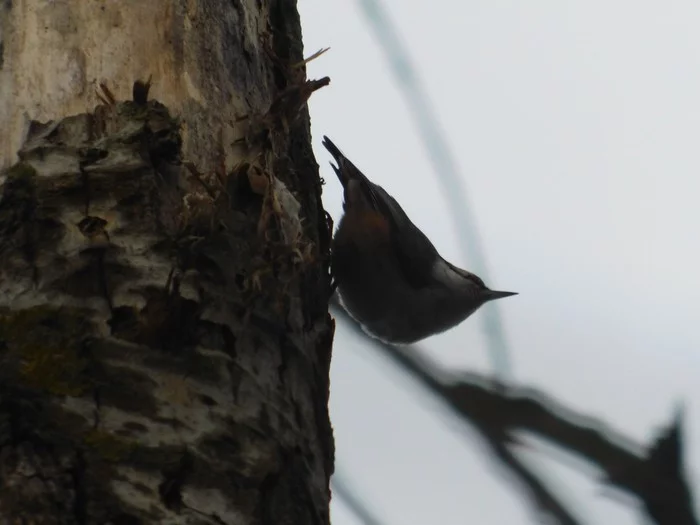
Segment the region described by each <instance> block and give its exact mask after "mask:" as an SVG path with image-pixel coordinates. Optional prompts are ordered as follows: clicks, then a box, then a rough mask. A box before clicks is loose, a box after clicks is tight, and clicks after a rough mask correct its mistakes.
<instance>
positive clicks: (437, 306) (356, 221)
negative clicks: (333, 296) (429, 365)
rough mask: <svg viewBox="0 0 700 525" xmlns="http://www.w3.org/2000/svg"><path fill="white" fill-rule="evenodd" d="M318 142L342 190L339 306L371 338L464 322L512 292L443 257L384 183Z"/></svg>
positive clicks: (393, 338)
mask: <svg viewBox="0 0 700 525" xmlns="http://www.w3.org/2000/svg"><path fill="white" fill-rule="evenodd" d="M323 145H324V146H325V148H326V149H327V150H328V151H329V152H330V154H331V155H333V158H334V159H335V162H336V164H337V166H335V165H333V164H332V163H331V167H332V168H333V170H334V171H335V173H336V175H337V176H338V179H339V180H340V183H341V184H342V185H343V190H344V203H343V210H344V212H345V213H344V214H343V217H342V218H341V219H340V224H339V225H338V229H337V230H336V232H335V235H334V237H333V242H332V245H331V266H332V270H333V276H334V278H335V282H336V284H337V290H338V293H339V297H340V303H341V304H342V306H343V308H345V310H346V311H347V312H348V314H350V316H351V317H352V318H353V319H355V320H356V321H357V322H358V323H359V324H360V325H361V326H362V328H363V329H364V331H365V332H367V333H368V334H369V335H371V336H373V337H376V338H377V339H381V340H382V341H385V342H388V343H396V344H406V343H413V342H416V341H419V340H421V339H424V338H426V337H428V336H431V335H434V334H437V333H439V332H443V331H445V330H448V329H449V328H452V327H453V326H455V325H457V324H459V323H461V322H462V321H464V320H465V319H466V318H467V317H469V316H470V315H471V314H473V313H474V312H475V311H476V310H478V309H479V307H480V306H481V305H483V304H484V303H486V302H488V301H493V300H494V299H501V298H503V297H509V296H511V295H516V293H515V292H498V291H495V290H490V289H489V288H487V287H486V285H485V284H484V282H483V281H482V280H481V279H480V278H479V277H477V276H476V275H474V274H473V273H470V272H468V271H466V270H462V269H461V268H457V267H456V266H454V265H453V264H450V263H449V262H447V261H446V260H445V259H443V258H442V257H441V256H440V254H439V253H438V251H437V249H436V248H435V246H433V243H432V242H430V240H429V239H428V238H427V237H426V236H425V234H423V232H422V231H420V230H419V229H418V228H417V227H416V225H415V224H413V222H411V220H410V219H409V218H408V216H407V215H406V213H405V212H404V211H403V209H402V208H401V206H400V205H399V203H398V202H396V200H395V199H394V198H393V197H392V196H391V195H389V194H388V193H387V192H386V191H384V189H383V188H382V187H381V186H378V185H376V184H374V183H372V182H371V181H370V180H369V179H367V177H365V176H364V175H363V174H362V172H361V171H360V170H359V169H357V168H356V167H355V165H354V164H353V163H352V162H350V161H349V160H348V159H347V157H345V155H343V153H342V152H341V151H340V150H339V149H338V147H337V146H336V145H335V144H333V142H331V140H330V139H329V138H328V137H325V136H324V137H323Z"/></svg>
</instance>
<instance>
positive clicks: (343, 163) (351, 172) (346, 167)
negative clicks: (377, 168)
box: [322, 135, 367, 187]
mask: <svg viewBox="0 0 700 525" xmlns="http://www.w3.org/2000/svg"><path fill="white" fill-rule="evenodd" d="M322 144H323V146H324V147H325V148H326V149H327V150H328V152H329V153H330V154H331V155H333V159H335V162H336V164H337V166H335V165H334V164H333V163H332V162H331V167H332V168H333V171H335V174H336V175H337V176H338V180H339V181H340V183H341V184H342V185H343V187H345V186H346V185H347V183H348V182H349V181H350V180H351V179H360V180H362V181H367V179H366V177H365V176H364V175H363V174H362V172H361V171H360V170H358V169H357V168H356V167H355V165H354V164H353V163H352V162H350V161H349V160H348V158H347V157H346V156H345V155H343V152H342V151H340V149H338V146H336V145H335V144H333V141H331V139H329V138H328V137H326V136H325V135H324V136H323V142H322Z"/></svg>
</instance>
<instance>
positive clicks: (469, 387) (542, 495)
mask: <svg viewBox="0 0 700 525" xmlns="http://www.w3.org/2000/svg"><path fill="white" fill-rule="evenodd" d="M334 314H335V315H336V316H337V317H339V318H343V319H345V320H346V321H348V324H350V325H351V326H353V327H354V329H355V330H356V331H357V332H358V333H361V334H363V335H364V333H363V332H362V330H361V329H360V328H359V326H358V325H357V324H356V323H355V322H354V321H352V320H351V319H350V318H349V317H348V316H347V314H346V313H345V312H344V311H343V310H342V308H340V307H338V306H337V304H336V305H334ZM365 337H366V335H365ZM368 341H371V342H372V343H373V344H374V346H375V348H376V349H377V350H379V351H380V352H381V353H383V354H384V355H385V356H387V357H388V358H390V359H391V360H392V361H393V362H394V363H396V364H398V365H399V366H400V367H401V368H403V369H404V370H405V371H407V372H409V373H410V374H411V375H412V376H413V377H414V378H415V379H417V380H418V381H419V382H421V383H422V384H423V386H425V387H426V388H427V389H428V390H429V391H431V392H433V393H434V394H435V395H437V396H438V398H440V399H441V400H442V401H443V402H444V403H445V404H446V405H447V406H449V407H450V408H451V409H452V410H453V411H454V412H456V414H457V415H458V416H459V417H460V418H462V419H463V420H464V421H466V422H468V423H470V424H471V425H472V426H474V427H475V428H476V429H477V430H478V431H479V432H480V433H481V435H482V437H483V438H484V439H485V440H486V442H487V443H488V444H489V445H490V448H491V450H492V452H493V453H494V456H495V457H497V458H498V459H499V460H501V461H502V463H503V464H504V465H505V466H506V468H508V469H509V470H510V471H511V472H512V473H513V474H514V475H515V476H516V477H517V479H519V480H520V481H521V482H522V483H523V484H524V485H525V486H526V487H527V489H528V492H529V495H530V496H531V498H532V500H533V502H534V504H535V505H536V507H537V508H538V509H539V510H542V511H544V512H546V513H548V514H549V515H551V516H552V517H553V518H554V519H556V520H557V522H558V523H561V524H567V525H574V524H577V523H579V522H578V521H577V520H576V518H574V517H573V515H572V514H571V512H569V511H568V510H567V509H566V507H565V505H564V504H563V503H562V502H561V501H559V499H558V498H557V497H556V496H555V494H554V491H553V490H552V488H550V487H547V486H546V485H545V483H544V482H543V481H541V480H539V479H538V477H537V476H536V475H535V474H534V473H532V471H531V470H530V469H529V468H528V467H526V466H525V465H523V464H522V463H521V462H520V461H519V460H518V459H517V457H516V456H515V455H514V454H513V453H512V452H511V450H510V448H509V446H508V445H509V444H510V443H512V442H513V441H514V440H515V436H514V433H515V432H517V431H529V432H530V433H532V434H535V435H537V436H539V437H542V438H545V439H547V440H549V441H551V442H552V443H555V444H557V445H559V446H561V447H564V448H565V449H567V450H568V451H570V452H572V453H574V454H576V455H578V456H579V457H581V458H584V459H586V460H588V461H589V462H591V463H593V464H595V465H597V466H598V467H600V469H602V470H603V471H604V472H605V475H606V479H605V481H606V482H607V483H609V484H610V485H612V486H614V487H616V488H617V489H620V490H622V491H624V492H627V493H629V494H632V495H634V496H637V497H638V498H639V499H640V500H641V501H642V502H643V505H644V508H645V510H646V512H647V514H648V515H649V516H650V517H651V519H652V520H653V521H654V523H656V524H657V525H698V520H697V518H696V516H695V513H694V506H693V498H692V494H691V492H690V490H689V488H688V483H687V481H686V478H685V475H684V473H683V443H682V437H681V434H682V413H681V412H680V411H679V412H678V413H677V414H676V417H675V420H674V422H673V423H672V424H671V425H670V426H669V427H668V428H667V429H666V430H665V431H664V432H663V433H662V435H661V436H659V438H657V439H656V440H655V441H654V442H653V443H652V444H651V445H650V446H649V447H648V450H647V451H645V450H644V447H642V446H640V445H638V444H635V443H634V442H633V441H631V440H630V439H627V438H625V437H624V436H623V435H622V434H620V433H617V432H614V431H612V430H611V429H610V428H608V426H607V425H606V424H604V423H603V422H602V421H600V420H597V419H595V418H592V417H587V416H583V415H581V414H578V413H576V412H575V411H573V410H570V409H568V408H566V407H564V406H563V405H561V404H560V403H558V402H556V401H555V400H553V399H551V398H549V397H548V396H546V395H545V394H543V393H540V392H538V391H536V390H534V389H531V388H522V387H512V386H505V385H502V384H499V383H496V382H494V381H492V380H490V379H489V378H487V377H484V376H480V375H478V374H473V373H461V374H460V375H459V376H456V375H454V374H448V373H446V372H445V371H444V370H440V369H439V368H438V367H437V366H436V365H435V364H434V363H432V362H430V361H429V360H428V359H426V358H425V357H424V356H423V355H422V354H421V353H420V352H419V351H418V350H417V347H416V346H410V347H401V348H397V347H394V346H392V345H388V344H384V343H382V342H380V341H378V340H376V339H370V338H368Z"/></svg>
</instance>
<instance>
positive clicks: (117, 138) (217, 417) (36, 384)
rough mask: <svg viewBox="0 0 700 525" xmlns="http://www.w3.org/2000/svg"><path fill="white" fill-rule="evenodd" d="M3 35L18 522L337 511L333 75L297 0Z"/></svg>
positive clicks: (89, 13)
mask: <svg viewBox="0 0 700 525" xmlns="http://www.w3.org/2000/svg"><path fill="white" fill-rule="evenodd" d="M0 27H1V28H2V33H1V34H0V39H1V40H0V43H1V44H2V45H0V53H2V58H1V59H0V121H2V122H3V133H1V134H0V166H6V167H7V169H5V170H4V171H3V172H2V175H1V177H0V184H1V187H0V523H76V524H93V523H94V524H97V523H100V524H102V523H113V524H136V523H192V524H195V523H212V524H214V523H215V524H221V523H226V524H239V523H241V524H243V523H245V524H266V525H267V524H269V525H271V524H273V523H274V524H297V523H298V524H304V525H307V524H321V525H322V524H327V523H328V522H329V514H328V506H329V498H330V494H329V485H328V483H329V477H330V475H331V473H332V469H333V437H332V432H331V427H330V423H329V418H328V409H327V401H328V371H329V364H330V351H331V343H332V337H333V322H332V320H331V319H330V317H329V315H328V310H327V304H328V296H329V293H330V286H329V275H328V264H327V260H328V258H327V251H328V245H329V237H330V224H328V222H327V220H326V216H325V213H324V211H323V208H322V205H321V200H320V193H321V187H320V180H319V177H318V166H317V164H316V162H315V160H314V158H313V154H312V151H311V147H310V135H309V122H308V115H307V113H306V110H305V102H306V99H308V96H309V95H310V94H311V92H312V91H314V90H315V89H317V88H318V87H320V86H323V85H325V84H326V83H327V79H324V80H322V81H319V82H307V81H306V80H305V78H304V69H303V65H300V63H301V62H302V60H303V57H302V45H301V34H300V28H299V20H298V15H297V13H296V8H295V6H294V3H293V2H289V1H286V0H262V1H260V0H247V1H246V0H238V1H233V2H231V1H224V0H211V1H207V2H197V1H195V0H190V1H182V2H172V1H171V0H163V1H160V0H152V1H149V2H136V1H134V2H130V1H129V2H117V1H114V2H110V1H106V2H86V1H84V0H67V1H65V2H41V1H39V0H24V1H15V2H4V3H3V4H2V6H1V7H0ZM149 74H152V77H153V86H152V87H151V90H150V91H151V93H150V97H151V99H149V97H148V86H147V85H146V83H142V82H139V83H136V84H134V86H133V94H132V92H131V91H132V83H133V81H134V80H135V79H137V78H145V77H147V76H148V75H149ZM93 80H97V81H98V83H97V84H98V85H99V84H102V83H103V84H102V85H101V86H99V89H96V86H95V83H93ZM126 98H131V99H133V100H129V101H123V99H126ZM161 102H162V103H161ZM90 108H94V109H93V110H90ZM27 116H28V117H30V118H31V119H33V120H32V121H29V120H27V118H26V117H27ZM40 122H42V123H40ZM17 150H18V151H19V153H18V155H16V153H17Z"/></svg>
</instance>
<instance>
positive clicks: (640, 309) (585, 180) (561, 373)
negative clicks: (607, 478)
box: [299, 0, 700, 525]
mask: <svg viewBox="0 0 700 525" xmlns="http://www.w3.org/2000/svg"><path fill="white" fill-rule="evenodd" d="M384 5H385V6H386V7H387V9H388V10H389V11H390V13H391V15H392V17H393V19H394V21H395V23H396V25H397V26H398V29H399V31H400V33H401V35H402V37H403V39H404V41H405V42H406V44H407V46H408V48H409V50H410V52H411V53H412V55H413V57H414V59H415V63H416V66H417V68H418V69H419V71H420V73H421V75H422V78H423V81H424V83H425V87H426V88H427V91H428V92H429V93H430V96H431V99H432V103H433V105H434V107H435V110H436V113H437V115H438V117H439V120H440V121H441V123H442V124H443V126H444V128H445V129H446V131H447V132H448V133H449V139H450V145H451V147H452V148H453V149H454V150H455V151H456V152H457V153H458V154H459V162H460V169H461V172H462V175H463V177H464V178H465V182H466V185H467V187H468V190H469V196H468V197H469V199H468V201H467V200H465V205H469V206H473V207H474V210H475V214H476V217H477V218H478V224H479V229H480V233H481V236H482V238H483V240H484V245H485V246H484V247H485V249H486V255H487V258H488V261H489V271H490V282H489V283H487V284H489V285H491V286H492V287H494V288H499V289H508V290H510V289H512V290H514V291H518V292H520V294H521V295H519V296H518V297H515V298H512V299H506V300H503V301H501V302H500V308H501V312H502V315H503V318H504V321H505V327H506V333H507V338H508V341H509V342H510V346H511V349H512V359H513V364H514V373H515V377H516V379H517V382H518V383H520V384H523V385H528V386H532V387H536V388H538V389H541V390H543V391H544V392H546V393H548V394H550V395H552V396H555V397H557V398H558V399H559V400H561V401H562V402H563V403H565V404H567V405H569V406H571V407H572V408H574V409H578V410H580V411H582V412H584V413H588V414H590V415H593V416H597V417H600V418H603V419H604V420H605V421H607V422H608V423H610V424H611V425H612V426H613V427H614V428H616V429H618V430H620V431H622V432H624V433H625V434H627V435H628V436H630V437H632V438H635V439H638V440H640V441H644V442H648V440H649V439H650V438H651V437H652V436H653V435H654V433H655V432H657V431H658V428H659V425H661V424H666V423H667V422H668V421H669V419H670V417H671V413H672V410H673V407H674V404H675V403H676V402H677V401H678V400H685V402H686V413H687V427H686V428H687V437H688V440H689V442H690V448H689V450H688V454H689V456H690V466H691V470H692V472H690V475H691V479H693V480H697V479H700V478H698V477H697V476H696V475H695V472H699V471H700V470H699V469H700V434H699V432H698V430H699V429H700V405H699V404H698V402H697V401H696V400H697V399H700V381H699V377H700V374H699V371H700V333H699V332H698V329H697V326H698V325H700V308H699V307H698V304H700V274H699V273H698V269H699V268H700V245H699V243H698V237H699V230H700V207H699V206H698V200H699V199H700V102H699V101H700V31H698V20H700V4H698V3H697V2H691V1H686V0H676V1H674V2H660V1H656V2H651V1H649V0H641V1H640V0H637V1H631V0H624V1H622V0H616V1H612V2H611V1H605V2H604V1H601V0H594V1H589V2H562V1H554V0H548V1H542V0H540V1H535V2H532V1H530V2H523V1H520V2H519V1H515V0H488V1H487V0H477V1H469V2H455V1H454V0H433V1H432V2H422V1H417V0H384ZM299 9H300V12H301V16H302V25H303V28H304V40H305V48H306V50H307V55H308V54H311V53H312V52H314V51H316V50H317V49H319V48H321V47H326V46H330V47H331V48H332V49H331V51H330V52H328V53H327V54H325V55H323V56H322V57H321V58H319V59H317V60H315V61H314V62H312V63H311V64H310V65H309V76H310V77H312V78H316V77H320V76H324V75H329V76H330V77H331V85H330V87H328V88H324V89H323V90H321V91H319V92H318V93H316V94H315V95H314V97H313V98H312V100H311V104H310V106H311V118H312V131H313V135H314V147H315V149H316V153H317V159H318V161H319V164H321V169H322V175H323V176H324V177H325V179H326V180H327V182H328V184H327V185H326V186H325V189H324V202H325V204H326V206H327V208H328V209H329V211H330V212H331V214H332V215H333V216H334V217H338V216H339V213H340V210H341V208H340V203H341V192H340V187H339V185H338V183H337V181H336V180H335V177H334V175H333V173H332V171H331V170H330V168H329V167H328V164H327V162H328V160H329V155H328V154H327V153H326V152H325V150H323V148H322V147H321V146H320V138H321V136H322V135H324V134H327V135H329V136H330V137H331V138H332V139H333V140H334V141H335V142H336V144H338V146H339V147H340V148H341V149H342V150H343V151H344V152H345V153H346V154H347V155H348V156H349V157H350V158H351V159H352V160H353V161H354V162H355V164H357V165H358V166H359V167H360V168H361V169H362V170H363V171H364V172H365V174H367V175H368V176H369V177H370V178H371V179H373V180H374V181H375V182H377V183H379V184H381V185H382V186H384V188H385V189H387V190H388V191H389V192H390V193H392V194H393V195H394V196H395V197H396V198H397V199H398V200H399V201H400V202H401V204H402V206H403V207H404V208H405V209H406V211H407V213H408V214H409V216H410V217H411V218H412V219H413V221H414V222H415V223H416V224H418V225H419V226H420V227H421V228H422V229H423V231H424V232H425V233H426V234H428V236H429V237H431V239H432V240H433V242H434V243H435V245H436V246H437V247H438V249H439V250H440V252H441V253H442V255H443V256H445V257H446V258H447V259H449V260H451V261H452V262H454V263H456V264H458V265H460V266H464V267H466V268H469V261H468V260H463V259H462V258H461V256H460V253H461V252H460V250H459V248H458V243H457V242H456V239H457V237H456V232H455V231H454V230H453V228H452V223H451V220H450V217H449V216H448V214H447V209H446V207H445V204H444V201H443V198H442V193H441V191H440V189H439V187H437V182H436V178H435V176H434V174H433V173H432V172H431V168H430V165H429V163H428V159H427V156H426V152H425V150H424V148H423V146H422V143H421V142H420V140H419V136H418V133H417V130H416V129H415V128H414V127H413V125H412V120H411V118H410V115H409V114H408V113H407V107H406V105H405V104H404V100H403V98H402V96H401V93H400V91H399V90H398V88H397V86H396V85H395V84H394V81H393V79H392V77H391V75H390V74H389V67H388V65H387V63H386V62H385V58H384V56H383V54H382V53H381V51H380V50H379V48H378V46H377V45H376V42H375V41H374V39H373V37H372V34H371V32H370V30H369V28H368V26H367V24H366V20H365V19H364V17H363V15H362V12H361V10H360V9H359V6H358V4H357V3H356V2H355V1H352V0H335V1H329V0H300V2H299ZM490 307H492V305H487V306H486V307H485V308H490ZM481 315H482V314H476V315H475V316H473V317H471V318H470V319H469V320H468V321H467V322H465V323H463V324H462V325H460V326H459V327H457V328H455V329H454V330H452V331H450V332H448V333H446V334H443V335H441V336H437V337H434V338H432V339H429V340H428V341H426V345H425V346H427V347H429V350H428V351H429V352H430V355H431V357H432V358H434V359H436V360H438V361H439V362H440V363H441V364H442V365H444V366H445V367H448V368H449V369H451V370H460V369H467V370H477V371H483V372H488V371H489V359H488V356H487V354H486V349H485V344H484V338H483V336H482V334H481V322H480V321H481ZM331 388H332V394H331V410H332V418H333V424H334V426H335V432H336V440H337V461H338V464H339V466H342V468H343V469H344V470H345V471H347V472H348V473H349V475H350V476H351V479H352V482H353V484H354V485H355V486H357V487H358V488H359V489H360V492H361V493H362V494H363V495H364V496H365V497H366V499H367V500H368V502H369V503H370V504H371V505H372V507H373V508H374V509H375V510H376V511H378V513H379V514H380V515H381V516H382V518H383V519H384V521H385V523H386V525H413V524H416V525H424V524H432V523H439V524H441V525H452V524H454V525H463V524H466V523H478V524H491V523H493V524H496V523H498V524H500V523H507V524H509V525H519V524H523V525H529V524H531V523H533V521H534V520H533V517H532V513H531V509H530V507H529V505H528V503H527V502H526V501H525V500H523V499H522V498H521V497H519V496H518V495H517V493H515V492H514V491H513V489H512V487H511V486H510V485H509V484H506V483H504V482H503V479H502V476H501V475H500V473H499V472H498V471H496V470H494V468H493V463H492V462H491V460H490V459H489V458H488V457H486V455H485V452H484V451H483V450H482V449H481V448H480V447H479V446H477V445H475V444H474V442H473V441H471V431H470V430H469V429H468V428H463V427H462V426H461V425H460V424H458V423H456V422H454V421H452V420H451V419H450V417H449V416H448V415H446V414H444V413H442V411H441V410H440V409H439V405H438V404H437V403H436V402H435V401H433V400H431V399H429V398H426V397H424V396H423V395H422V392H421V391H420V390H419V388H418V387H417V386H416V385H414V384H413V383H412V382H410V381H409V380H407V379H404V378H403V377H402V376H401V375H400V374H399V373H398V372H397V371H395V370H394V369H393V368H391V367H390V366H387V363H386V362H385V361H384V360H383V359H380V358H379V357H378V356H375V355H374V354H373V352H372V351H371V349H369V348H367V347H365V346H364V345H363V342H362V341H361V340H359V339H356V338H354V336H351V335H350V334H349V332H348V331H347V330H346V329H344V328H343V327H342V326H341V327H339V329H338V332H337V338H336V344H335V351H334V356H333V369H332V386H331ZM523 454H524V455H526V457H527V458H528V460H529V461H532V462H534V463H536V464H539V465H546V466H547V468H548V472H550V473H551V476H552V477H553V478H554V479H556V480H557V483H558V484H559V485H560V486H564V487H566V492H567V494H568V495H569V496H570V498H571V499H572V501H574V502H575V506H574V508H575V509H577V510H578V511H579V513H580V515H581V516H582V518H583V521H584V522H585V523H615V524H616V525H628V524H637V523H639V522H640V514H639V513H638V512H637V511H636V509H635V508H634V507H627V506H622V505H620V504H619V503H618V502H617V501H615V500H612V499H610V498H609V497H608V496H606V495H604V494H603V490H602V489H601V486H600V485H599V484H598V483H596V479H595V476H590V475H583V474H581V473H579V472H576V471H571V470H570V469H569V468H568V467H566V466H562V464H561V463H558V462H557V461H555V460H553V459H552V457H553V456H552V455H551V454H541V453H533V452H532V451H529V452H526V453H523ZM698 492H700V490H697V489H696V493H698ZM332 511H333V523H334V525H354V524H356V523H357V522H356V521H355V518H354V517H353V516H352V515H351V514H350V513H348V511H347V509H345V508H343V506H342V504H339V503H338V502H337V501H336V502H334V504H333V507H332Z"/></svg>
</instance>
